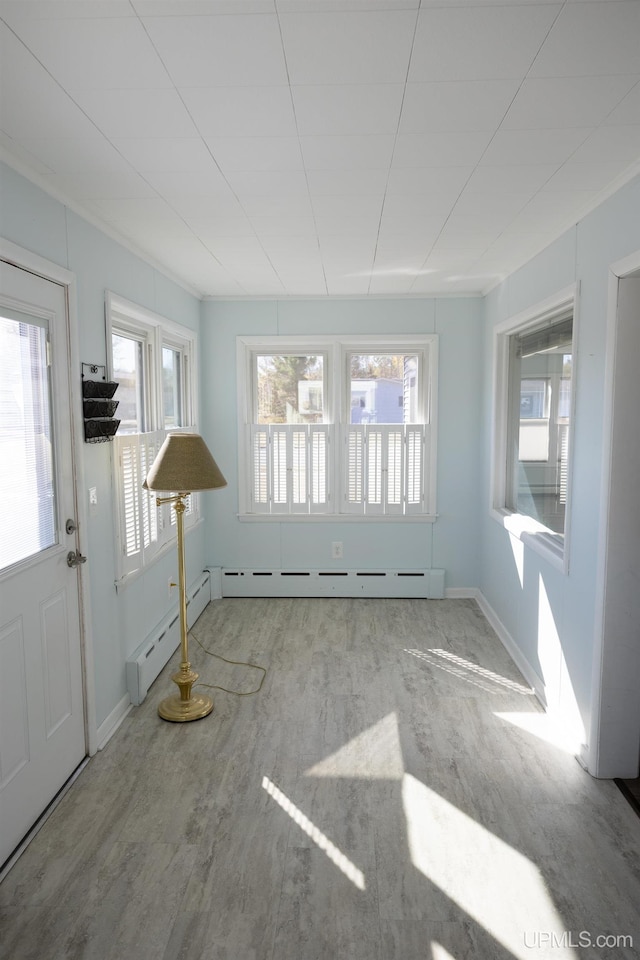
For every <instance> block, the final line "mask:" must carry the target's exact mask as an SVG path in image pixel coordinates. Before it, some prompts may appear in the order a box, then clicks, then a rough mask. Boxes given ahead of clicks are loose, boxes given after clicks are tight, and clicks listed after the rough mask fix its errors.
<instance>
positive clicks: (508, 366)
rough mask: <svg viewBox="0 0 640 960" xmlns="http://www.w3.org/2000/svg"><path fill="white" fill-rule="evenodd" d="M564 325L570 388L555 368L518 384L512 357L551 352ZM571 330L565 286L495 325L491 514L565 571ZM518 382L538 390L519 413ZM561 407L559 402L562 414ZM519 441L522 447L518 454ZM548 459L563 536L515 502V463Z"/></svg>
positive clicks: (572, 295) (569, 291)
mask: <svg viewBox="0 0 640 960" xmlns="http://www.w3.org/2000/svg"><path fill="white" fill-rule="evenodd" d="M565 324H566V325H567V326H568V325H569V324H570V325H571V330H572V346H571V357H572V361H571V362H572V374H571V381H570V390H569V389H568V388H569V384H568V383H567V384H563V383H562V378H561V376H560V375H559V374H557V373H551V374H550V373H548V372H547V373H545V374H540V376H539V378H538V380H535V379H534V380H531V379H529V380H527V379H526V378H525V379H523V380H522V381H520V373H519V370H518V364H517V362H516V361H515V358H516V357H520V356H522V357H523V358H524V357H527V356H529V357H530V356H533V355H534V354H536V353H540V354H541V355H544V354H545V353H546V352H551V351H552V350H553V349H554V347H557V346H558V344H559V343H560V341H561V339H562V337H561V334H562V333H563V326H564V325H565ZM577 334H578V285H577V284H572V285H570V286H569V287H566V288H565V289H563V290H561V291H559V292H558V293H557V294H556V295H554V296H551V297H549V298H548V299H547V300H545V301H543V302H541V303H539V304H536V305H535V306H533V307H531V308H528V309H527V310H525V311H523V312H522V313H520V314H517V315H516V316H514V317H510V318H508V319H507V320H504V321H502V322H501V323H500V324H498V325H497V326H496V328H495V330H494V391H493V392H494V435H493V444H492V447H493V450H492V461H491V484H490V487H491V501H490V511H491V515H492V517H493V518H494V519H495V520H496V521H498V522H499V523H500V524H501V525H502V526H504V527H505V528H506V529H507V530H508V531H509V532H510V533H511V534H512V535H513V536H515V537H517V538H519V539H520V540H522V541H523V542H525V543H526V544H528V545H529V546H530V547H532V549H534V550H535V551H536V552H537V553H539V554H540V555H542V556H544V557H545V558H546V559H547V560H549V561H550V562H551V563H552V564H553V565H554V566H556V567H558V568H559V569H561V570H563V571H564V572H565V573H566V572H567V571H568V566H569V543H570V524H571V510H570V500H571V458H570V451H571V446H572V436H573V431H574V408H575V404H574V397H575V381H576V377H575V370H576V356H577V348H576V344H577V341H578V336H577ZM554 338H555V339H554ZM556 341H557V342H556ZM536 376H537V374H536ZM516 381H517V382H516ZM521 382H522V383H526V384H527V385H528V386H530V388H531V392H532V394H533V393H535V392H536V391H537V393H538V398H537V399H535V398H534V399H532V400H531V401H529V402H530V404H531V405H532V410H531V412H530V413H529V414H527V415H526V416H524V415H523V414H522V411H521V410H519V409H518V397H519V396H520V390H521V387H520V383H521ZM525 392H528V391H525ZM534 404H537V406H534ZM560 404H562V405H563V406H564V407H566V410H563V411H562V413H561V412H560ZM523 416H524V418H523ZM519 446H520V447H523V449H522V451H520V450H519ZM514 451H515V452H514ZM551 459H553V461H554V462H557V466H558V493H557V496H558V502H559V503H560V504H561V505H562V506H563V507H564V508H565V512H564V531H563V533H558V532H554V531H553V530H550V529H549V528H548V527H546V526H545V525H544V524H543V523H541V522H540V521H539V520H537V519H536V518H535V517H534V516H529V515H528V514H527V513H526V512H525V511H521V510H519V509H518V508H517V506H516V505H515V500H516V492H517V488H518V474H517V469H518V463H517V460H519V461H520V462H521V463H522V464H523V465H524V466H526V467H527V468H529V465H531V466H532V467H533V468H535V466H536V464H538V465H540V466H542V465H543V464H545V463H546V462H547V461H550V460H551Z"/></svg>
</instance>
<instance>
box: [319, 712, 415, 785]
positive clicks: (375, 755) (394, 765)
mask: <svg viewBox="0 0 640 960" xmlns="http://www.w3.org/2000/svg"><path fill="white" fill-rule="evenodd" d="M403 774H404V761H403V758H402V747H401V746H400V733H399V731H398V718H397V716H396V714H395V713H388V714H387V716H386V717H383V718H382V720H380V721H378V723H376V724H374V725H373V726H372V727H369V728H368V729H367V730H364V731H363V732H362V733H360V734H358V736H357V737H353V738H352V739H351V740H349V742H348V743H346V744H345V745H344V747H341V748H340V749H339V750H336V752H335V753H332V754H330V755H329V756H328V757H325V759H324V760H320V761H319V762H318V763H316V764H314V765H313V766H312V767H309V769H308V770H305V777H348V778H349V779H361V780H402V776H403Z"/></svg>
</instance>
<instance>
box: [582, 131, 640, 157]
mask: <svg viewBox="0 0 640 960" xmlns="http://www.w3.org/2000/svg"><path fill="white" fill-rule="evenodd" d="M639 156H640V124H634V125H632V126H631V125H630V126H619V127H614V126H608V127H600V128H599V129H598V130H594V132H593V133H592V134H591V136H590V137H588V139H586V140H585V141H584V142H583V143H582V144H581V145H580V146H579V147H578V149H577V150H576V151H575V153H574V154H573V156H572V157H571V159H572V160H574V161H575V162H576V163H612V162H614V161H616V160H625V161H626V162H627V163H629V164H631V163H632V162H633V161H634V160H636V159H637V158H638V157H639Z"/></svg>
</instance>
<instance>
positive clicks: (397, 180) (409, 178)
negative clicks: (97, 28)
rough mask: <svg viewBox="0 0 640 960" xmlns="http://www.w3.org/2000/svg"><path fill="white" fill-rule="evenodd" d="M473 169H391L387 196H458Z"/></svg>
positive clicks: (453, 198)
mask: <svg viewBox="0 0 640 960" xmlns="http://www.w3.org/2000/svg"><path fill="white" fill-rule="evenodd" d="M472 172H473V167H411V168H408V169H406V170H402V169H399V168H396V169H393V170H392V171H391V175H390V177H389V186H388V189H387V196H389V197H392V196H413V197H442V196H444V195H446V196H448V197H451V198H452V201H453V200H455V198H456V197H457V196H458V194H459V193H460V191H461V190H462V189H463V188H464V186H465V184H466V183H467V181H468V179H469V177H470V176H471V173H472Z"/></svg>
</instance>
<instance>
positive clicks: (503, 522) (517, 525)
mask: <svg viewBox="0 0 640 960" xmlns="http://www.w3.org/2000/svg"><path fill="white" fill-rule="evenodd" d="M491 516H492V517H493V519H494V520H495V521H496V522H497V523H499V524H500V526H501V527H503V528H504V529H505V530H507V531H508V533H510V534H511V536H513V537H516V538H517V539H518V540H520V541H521V542H522V543H523V544H524V545H525V546H527V547H530V548H531V550H533V551H534V552H535V553H537V554H538V555H539V556H541V557H543V558H544V559H545V560H547V561H548V562H549V563H550V564H551V565H552V566H554V567H556V569H558V570H560V571H561V572H562V573H564V574H566V573H567V572H568V567H569V564H568V554H567V547H566V543H565V538H564V537H563V536H562V535H561V534H559V533H553V532H552V531H551V530H549V528H548V527H545V526H543V524H541V523H538V521H537V520H534V519H533V518H532V517H527V516H524V514H521V513H513V512H512V511H510V510H496V509H492V510H491Z"/></svg>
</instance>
